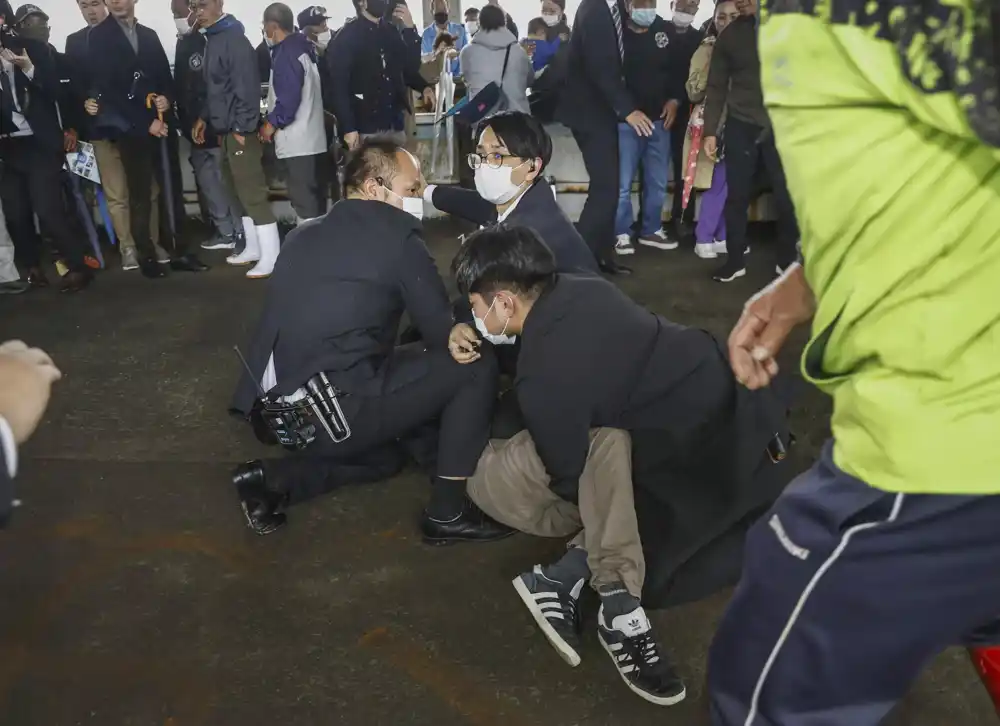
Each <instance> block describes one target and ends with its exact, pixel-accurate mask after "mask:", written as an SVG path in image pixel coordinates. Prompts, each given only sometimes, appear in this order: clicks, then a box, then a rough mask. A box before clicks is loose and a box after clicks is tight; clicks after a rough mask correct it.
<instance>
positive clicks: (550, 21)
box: [542, 13, 562, 28]
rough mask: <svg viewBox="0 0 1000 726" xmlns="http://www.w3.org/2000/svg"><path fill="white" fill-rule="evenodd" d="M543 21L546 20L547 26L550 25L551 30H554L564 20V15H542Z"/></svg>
mask: <svg viewBox="0 0 1000 726" xmlns="http://www.w3.org/2000/svg"><path fill="white" fill-rule="evenodd" d="M542 20H544V21H545V24H546V25H548V26H549V27H550V28H554V27H555V26H557V25H559V21H560V20H562V15H552V14H550V13H542Z"/></svg>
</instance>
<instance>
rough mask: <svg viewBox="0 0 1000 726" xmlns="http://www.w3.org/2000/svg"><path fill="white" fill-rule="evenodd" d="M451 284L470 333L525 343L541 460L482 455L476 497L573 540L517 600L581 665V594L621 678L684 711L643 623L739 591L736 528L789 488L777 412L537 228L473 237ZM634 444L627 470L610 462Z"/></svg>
mask: <svg viewBox="0 0 1000 726" xmlns="http://www.w3.org/2000/svg"><path fill="white" fill-rule="evenodd" d="M453 269H454V270H455V278H456V281H457V283H458V287H459V290H461V291H462V292H463V293H465V294H467V295H468V297H469V302H470V304H471V305H472V308H473V313H474V315H475V316H476V318H477V320H476V326H477V327H478V328H479V329H480V330H481V331H483V333H484V334H485V335H486V336H494V335H517V336H519V337H520V338H521V351H520V355H519V357H518V365H517V379H516V380H515V383H514V389H515V392H516V394H517V401H518V404H519V405H520V408H521V411H522V413H523V415H524V420H525V424H526V425H525V428H526V430H527V433H528V434H529V435H530V439H531V442H530V443H533V447H529V446H528V445H527V444H528V443H529V442H528V441H526V439H525V437H524V436H523V435H521V436H520V437H515V438H514V439H511V442H512V443H510V444H508V445H507V446H514V447H515V449H516V450H515V451H514V452H512V454H510V455H505V454H501V455H500V456H492V455H490V454H489V453H486V454H484V458H483V459H481V460H480V465H479V466H480V470H482V469H484V468H486V471H477V472H476V474H475V476H474V477H472V478H471V479H470V482H469V493H470V495H471V497H472V499H473V501H475V502H476V503H477V504H478V505H479V506H480V507H482V509H483V511H485V512H486V513H487V514H491V515H492V516H494V517H496V519H497V520H498V521H501V522H503V523H504V524H507V525H508V526H512V527H516V528H517V529H520V530H523V531H527V532H533V533H535V534H539V535H543V536H553V537H554V536H571V535H572V534H573V533H574V532H576V531H579V530H581V529H582V531H583V536H582V537H578V538H577V539H576V540H574V542H573V543H572V545H571V547H572V549H570V550H569V551H568V552H567V553H566V555H565V556H564V557H563V559H562V560H560V561H559V562H558V563H555V564H553V565H550V566H547V567H535V568H533V569H532V570H531V571H528V572H525V573H523V574H522V575H521V576H520V577H519V578H518V579H517V580H515V588H516V589H517V591H518V593H519V594H520V595H521V598H522V600H523V601H524V603H525V605H526V606H527V607H528V609H529V611H530V612H531V613H532V615H533V616H534V618H535V620H536V622H538V624H539V625H540V627H541V629H542V631H543V633H544V634H545V635H546V637H548V639H549V640H550V642H552V644H553V645H554V646H555V647H556V649H557V650H558V651H559V653H560V654H562V655H563V657H564V658H566V659H567V660H568V661H569V662H571V663H573V664H575V663H576V662H578V660H579V651H578V648H577V647H576V644H575V638H576V632H575V630H574V628H573V627H572V625H573V624H574V623H576V622H577V620H576V618H577V613H578V610H579V603H578V599H579V596H580V590H581V589H582V587H583V583H584V582H585V581H586V580H588V579H591V582H592V584H593V585H594V586H595V588H596V589H597V591H598V594H599V595H600V600H601V609H600V613H599V615H598V627H597V630H598V637H599V638H600V640H601V641H602V642H603V645H604V647H605V650H607V652H608V653H609V655H611V658H612V660H613V661H614V663H615V666H616V667H617V668H618V673H619V675H620V676H621V677H622V678H623V679H624V680H625V681H626V683H627V684H628V686H629V687H630V688H631V689H632V690H633V691H635V692H636V693H637V694H638V695H640V696H641V697H642V698H644V699H646V700H648V701H651V702H652V703H656V704H660V705H671V704H674V703H677V702H678V701H680V700H681V699H683V698H684V695H685V690H684V685H683V683H682V681H681V680H680V678H679V677H678V676H677V674H676V673H675V672H674V671H673V669H672V668H671V667H669V665H668V664H667V660H666V658H665V656H664V654H663V652H662V651H659V650H658V648H657V647H656V644H655V641H653V640H652V635H651V630H650V624H649V620H648V619H647V618H646V616H645V614H644V612H643V609H642V606H643V605H645V606H648V607H664V606H667V605H672V604H676V603H678V602H683V601H685V600H691V599H698V598H700V597H704V596H705V595H707V594H709V593H711V592H713V591H714V590H716V589H718V588H720V587H723V586H725V585H728V584H731V582H733V581H734V580H735V579H736V578H737V577H738V575H739V570H740V563H741V556H740V548H741V543H742V540H743V534H744V533H745V529H746V527H747V526H748V524H749V522H751V521H752V520H753V519H754V518H755V516H756V515H757V514H758V513H760V512H762V511H763V510H764V509H765V508H766V507H767V506H769V505H770V503H771V502H772V501H773V500H774V499H775V498H777V496H778V494H779V493H780V492H781V490H782V488H783V487H784V484H785V483H786V482H787V481H788V479H789V478H790V472H789V471H788V470H787V469H788V466H787V464H788V462H787V461H785V460H784V459H785V457H784V452H786V451H787V446H788V444H789V443H790V441H789V436H788V429H787V424H786V422H785V412H784V406H783V404H782V403H781V402H780V401H778V399H777V397H776V396H775V395H774V393H773V392H772V391H770V390H761V391H748V390H747V389H745V388H743V387H742V386H740V385H738V384H737V382H736V379H735V378H734V376H733V373H732V371H731V370H730V367H729V365H728V362H727V359H726V355H725V352H724V350H723V349H722V347H721V346H720V344H719V342H718V341H716V340H715V338H713V337H712V335H710V334H709V333H707V332H705V331H703V330H698V329H696V328H688V327H684V326H682V325H677V324H676V323H672V322H670V321H668V320H665V319H664V318H661V317H660V316H658V315H655V314H654V313H652V312H650V311H649V310H646V309H645V308H643V307H642V306H641V305H639V304H637V303H635V302H633V301H632V300H631V299H629V298H628V296H626V295H625V294H624V293H623V292H622V291H621V290H619V289H618V288H617V287H616V286H615V285H613V284H612V283H611V282H609V281H608V280H605V279H604V278H602V277H599V276H596V275H568V274H563V273H558V272H556V265H555V260H554V258H553V255H552V252H551V251H549V249H548V248H547V247H546V246H545V244H544V243H543V242H542V241H541V240H540V239H539V237H538V236H537V235H536V234H535V233H534V232H533V231H532V230H530V229H527V228H525V227H515V228H512V229H506V230H499V231H484V232H480V233H478V234H476V235H474V236H473V237H471V238H470V239H468V240H466V242H465V244H464V245H463V246H462V249H461V250H460V251H459V253H458V256H457V257H456V258H455V262H454V263H453ZM465 359H466V358H465V357H464V356H463V355H456V360H458V361H462V360H465ZM611 429H614V430H617V431H618V432H624V433H625V434H627V435H625V436H623V435H622V434H621V433H611V432H610V430H611ZM629 441H630V443H631V462H629V457H628V455H627V453H626V455H625V456H622V454H621V452H620V448H621V447H622V446H626V452H628V448H627V447H628V443H629ZM616 450H617V451H618V453H615V452H616ZM535 451H537V454H535ZM629 463H631V472H630V471H629ZM588 469H589V473H588ZM491 470H492V471H491ZM630 474H631V477H630V476H629V475H630ZM629 478H631V481H629ZM614 492H617V493H618V494H617V495H615V494H614ZM581 549H583V550H584V551H581ZM591 575H593V577H591Z"/></svg>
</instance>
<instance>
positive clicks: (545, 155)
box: [479, 111, 552, 174]
mask: <svg viewBox="0 0 1000 726" xmlns="http://www.w3.org/2000/svg"><path fill="white" fill-rule="evenodd" d="M487 128H491V129H493V133H495V134H496V135H497V138H498V139H500V141H501V142H503V145H504V146H506V147H507V151H509V152H510V153H511V155H512V156H516V157H518V158H519V159H541V160H542V167H541V169H539V170H538V173H539V174H541V172H542V169H544V168H545V167H546V166H548V165H549V162H550V161H552V137H551V136H549V132H548V131H546V130H545V125H544V124H543V123H542V122H541V121H539V120H538V119H537V118H535V117H534V116H532V115H531V114H530V113H524V112H523V111H504V112H503V113H498V114H496V115H494V116H489V117H487V118H485V119H483V121H482V122H481V123H480V126H479V129H480V134H481V133H482V132H483V131H485V130H486V129H487Z"/></svg>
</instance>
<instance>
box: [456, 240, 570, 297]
mask: <svg viewBox="0 0 1000 726" xmlns="http://www.w3.org/2000/svg"><path fill="white" fill-rule="evenodd" d="M451 274H452V275H453V276H454V277H455V282H457V283H458V289H459V292H461V294H462V295H470V294H473V293H475V294H477V295H482V296H483V298H484V299H486V300H487V302H490V303H492V298H493V296H494V295H495V294H496V293H497V292H498V291H500V290H510V291H511V292H513V293H515V294H517V295H523V296H525V297H529V298H532V299H533V298H536V297H538V296H539V295H540V294H541V293H542V292H544V291H545V290H546V289H547V288H549V287H550V286H551V285H552V283H553V282H554V281H555V274H556V258H555V256H554V255H553V254H552V250H550V249H549V248H548V246H547V245H546V244H545V243H544V242H543V241H542V238H541V237H539V236H538V233H537V232H535V230H533V229H530V228H528V227H505V226H498V227H490V228H487V229H484V230H480V231H479V232H476V233H475V234H473V235H472V236H471V237H469V238H468V239H466V240H465V242H464V243H463V244H462V248H461V249H460V250H459V251H458V254H457V255H455V259H454V260H452V262H451Z"/></svg>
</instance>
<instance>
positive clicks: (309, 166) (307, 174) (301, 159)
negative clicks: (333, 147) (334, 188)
mask: <svg viewBox="0 0 1000 726" xmlns="http://www.w3.org/2000/svg"><path fill="white" fill-rule="evenodd" d="M328 159H329V155H328V154H326V153H325V152H324V153H322V154H312V155H310V156H290V157H288V158H287V159H282V160H281V162H282V163H283V164H284V165H285V178H286V179H287V180H288V201H289V202H291V205H292V209H294V210H295V216H297V217H298V218H299V219H300V220H304V219H315V218H316V217H322V216H323V215H324V214H326V208H327V194H328V190H329V186H328V184H327V164H326V162H327V160H328Z"/></svg>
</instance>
